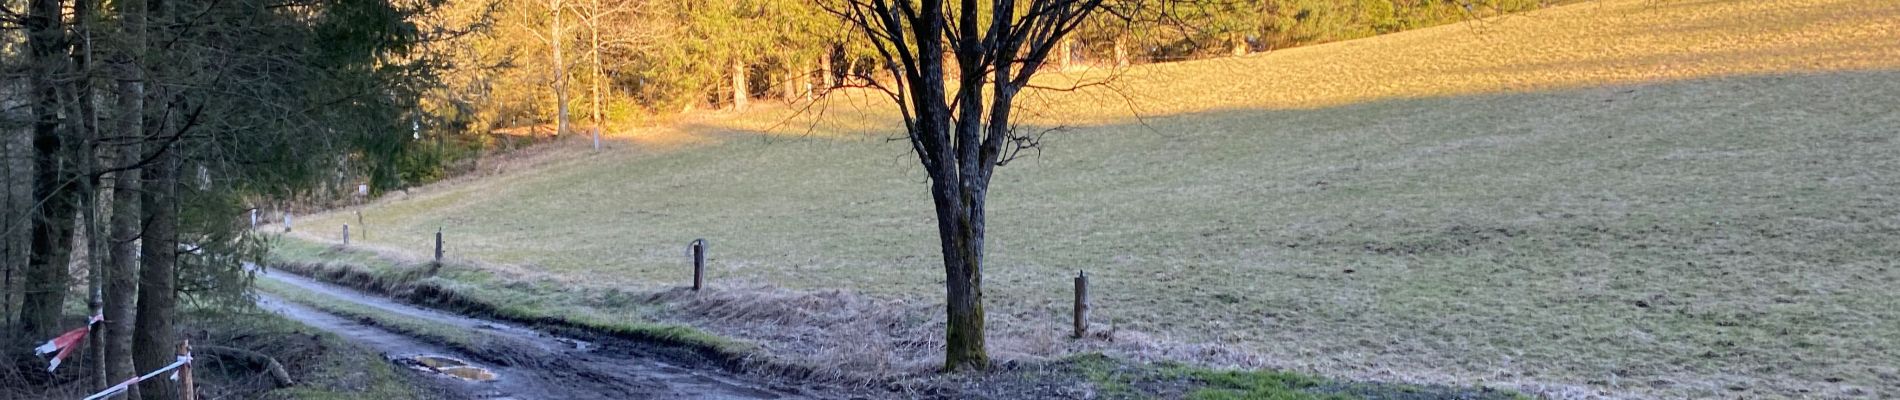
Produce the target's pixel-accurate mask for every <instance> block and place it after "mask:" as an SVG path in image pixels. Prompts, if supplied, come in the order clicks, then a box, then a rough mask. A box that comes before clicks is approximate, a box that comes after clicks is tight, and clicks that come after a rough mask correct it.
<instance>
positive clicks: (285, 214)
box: [284, 213, 290, 233]
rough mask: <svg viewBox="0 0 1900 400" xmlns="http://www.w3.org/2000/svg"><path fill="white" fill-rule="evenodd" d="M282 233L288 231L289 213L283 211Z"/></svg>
mask: <svg viewBox="0 0 1900 400" xmlns="http://www.w3.org/2000/svg"><path fill="white" fill-rule="evenodd" d="M284 233H290V213H284Z"/></svg>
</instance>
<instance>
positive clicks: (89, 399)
mask: <svg viewBox="0 0 1900 400" xmlns="http://www.w3.org/2000/svg"><path fill="white" fill-rule="evenodd" d="M190 363H191V355H190V354H186V355H182V356H178V361H177V362H173V363H172V364H171V365H167V366H165V368H159V369H158V370H157V371H152V372H149V373H146V374H145V375H140V376H136V377H133V378H132V379H127V380H125V382H119V384H117V385H112V387H109V388H106V390H101V391H99V393H93V394H92V395H91V396H86V399H85V400H99V399H104V398H108V397H112V396H115V395H118V394H120V393H125V391H126V390H128V389H131V388H132V385H137V384H139V382H144V381H145V380H148V379H152V377H156V376H158V374H162V373H165V371H173V372H172V376H171V379H172V380H178V372H176V371H175V370H177V369H178V367H183V366H185V364H190Z"/></svg>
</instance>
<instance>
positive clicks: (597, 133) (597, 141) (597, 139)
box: [594, 126, 600, 152]
mask: <svg viewBox="0 0 1900 400" xmlns="http://www.w3.org/2000/svg"><path fill="white" fill-rule="evenodd" d="M594 151H596V152H598V151H600V127H598V126H596V127H594Z"/></svg>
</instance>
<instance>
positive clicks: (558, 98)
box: [548, 0, 567, 137]
mask: <svg viewBox="0 0 1900 400" xmlns="http://www.w3.org/2000/svg"><path fill="white" fill-rule="evenodd" d="M548 13H549V14H551V15H552V17H553V20H552V22H551V23H550V24H549V28H548V46H549V47H552V48H553V50H554V54H553V59H552V61H553V63H552V65H553V66H554V109H555V111H554V119H555V122H554V137H561V135H564V134H567V65H565V64H564V61H563V60H564V59H565V58H564V57H563V56H562V55H561V42H562V40H561V39H562V36H561V14H563V12H562V10H561V1H560V0H552V1H549V2H548Z"/></svg>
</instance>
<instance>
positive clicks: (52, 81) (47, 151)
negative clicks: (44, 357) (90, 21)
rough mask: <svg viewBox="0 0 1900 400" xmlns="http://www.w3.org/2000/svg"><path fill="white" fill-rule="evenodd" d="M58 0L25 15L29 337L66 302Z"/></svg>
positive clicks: (48, 324)
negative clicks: (30, 154)
mask: <svg viewBox="0 0 1900 400" xmlns="http://www.w3.org/2000/svg"><path fill="white" fill-rule="evenodd" d="M60 8H61V7H60V1H59V0H32V2H31V3H30V4H29V6H28V12H27V13H28V16H27V18H26V24H25V25H26V27H27V33H28V35H27V48H28V55H29V56H30V58H29V60H30V61H31V62H32V63H33V65H32V67H33V69H32V70H31V72H30V74H31V75H32V77H31V79H32V81H33V88H32V94H31V97H32V101H33V104H32V112H33V118H34V121H33V150H34V162H35V168H34V183H33V199H34V200H35V201H37V202H38V203H39V206H38V207H35V208H37V209H38V211H37V212H35V213H34V214H33V215H35V218H33V220H32V223H33V229H32V244H30V245H29V246H30V249H28V251H30V252H31V253H29V255H28V257H29V258H28V259H27V266H26V282H25V283H24V285H25V286H24V287H23V288H22V289H23V290H22V292H24V293H22V296H21V298H22V299H21V304H20V314H21V315H20V319H21V321H20V322H21V330H22V332H24V333H26V334H27V336H29V337H35V338H37V337H51V335H53V334H55V333H56V332H58V331H59V328H60V326H59V316H60V307H61V306H63V305H64V304H65V302H66V284H67V281H68V280H69V279H68V278H69V277H68V276H67V272H66V265H67V261H68V259H67V256H68V255H69V254H70V253H69V252H70V250H71V249H72V228H73V217H74V214H75V211H77V208H76V207H77V205H76V204H74V200H76V199H75V198H74V194H76V193H77V192H78V191H77V190H74V189H73V187H72V186H71V185H66V184H64V183H65V179H66V178H67V177H68V176H69V175H70V172H71V171H69V168H70V167H69V166H70V165H71V163H72V162H73V161H75V160H74V159H73V158H72V157H71V151H70V150H68V147H70V146H72V144H71V143H68V142H67V141H66V138H64V137H62V136H61V134H60V132H59V130H60V127H61V123H60V116H59V108H60V107H59V105H60V102H59V95H58V91H59V88H58V82H57V80H56V77H58V76H59V75H61V74H63V73H64V72H66V71H67V68H66V67H67V65H65V64H66V59H65V57H62V53H64V51H65V46H64V43H63V42H65V40H64V39H65V30H64V29H63V28H62V25H63V24H62V23H61V11H63V10H61V9H60Z"/></svg>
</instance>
